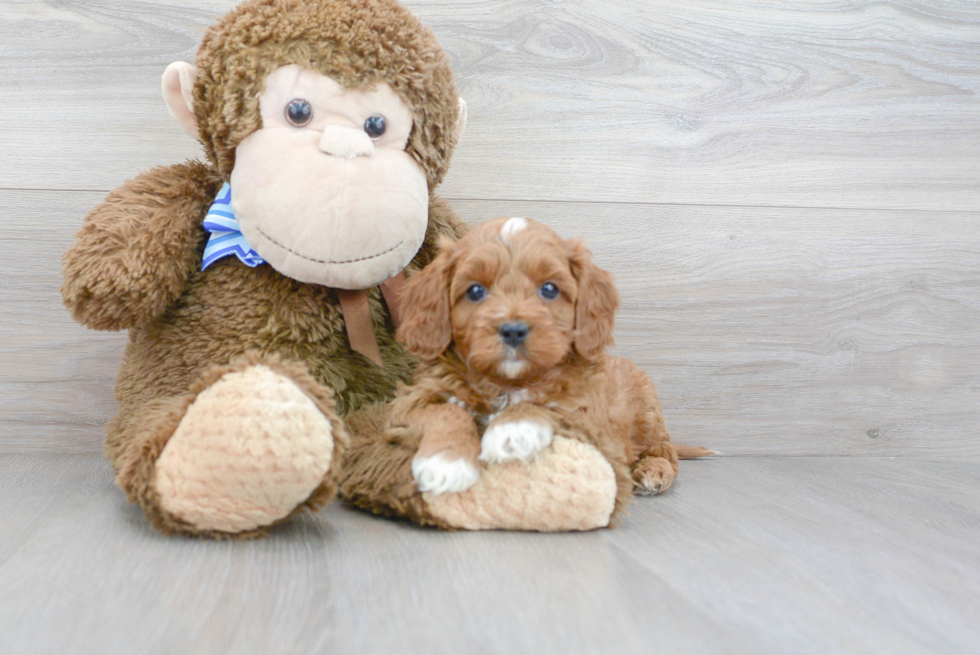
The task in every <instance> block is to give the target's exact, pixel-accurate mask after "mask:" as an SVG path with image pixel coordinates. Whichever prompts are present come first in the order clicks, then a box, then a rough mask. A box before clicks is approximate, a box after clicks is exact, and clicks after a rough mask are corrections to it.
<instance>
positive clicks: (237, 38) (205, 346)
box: [62, 0, 464, 537]
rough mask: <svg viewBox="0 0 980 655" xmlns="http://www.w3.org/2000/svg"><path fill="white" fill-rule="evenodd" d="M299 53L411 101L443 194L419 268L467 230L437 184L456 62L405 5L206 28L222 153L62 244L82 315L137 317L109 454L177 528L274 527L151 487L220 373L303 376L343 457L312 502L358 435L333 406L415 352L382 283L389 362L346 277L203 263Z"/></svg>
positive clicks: (206, 134)
mask: <svg viewBox="0 0 980 655" xmlns="http://www.w3.org/2000/svg"><path fill="white" fill-rule="evenodd" d="M379 25H380V26H381V27H380V28H379ZM286 64H299V65H301V66H304V67H308V68H312V69H314V70H316V71H318V72H321V73H323V74H326V75H331V76H333V77H335V78H337V79H338V80H339V81H341V82H342V83H344V84H349V85H353V86H364V85H367V84H370V83H372V82H375V81H379V80H381V81H385V82H387V83H388V84H389V85H390V86H391V87H392V88H393V89H394V90H395V91H396V92H397V93H398V94H399V95H400V96H401V97H402V99H404V100H405V101H406V103H407V104H408V105H409V106H410V108H411V109H412V111H413V115H414V120H415V127H414V129H413V132H412V136H411V137H410V140H409V146H408V150H409V151H410V153H411V154H412V156H413V157H414V158H415V159H416V160H417V161H418V162H419V164H420V166H421V167H422V169H423V170H424V172H425V173H426V175H427V177H428V182H429V189H430V196H431V198H430V208H429V225H428V230H427V234H426V239H425V243H424V245H423V246H422V248H421V250H420V251H419V253H418V254H417V255H416V257H415V259H414V260H413V262H412V263H411V265H410V266H409V267H408V269H407V271H408V272H409V273H411V272H412V271H416V270H419V269H420V268H421V267H423V266H424V265H425V264H427V263H428V262H429V261H430V260H431V259H432V258H433V256H434V255H435V249H436V246H435V244H436V242H437V241H438V240H439V239H440V238H456V237H457V236H458V235H460V234H461V233H462V232H463V229H464V228H463V226H462V224H461V223H460V221H459V220H458V219H457V217H456V216H455V215H454V214H453V212H452V210H451V209H450V207H449V206H448V205H447V204H446V203H445V202H444V201H442V200H441V199H439V198H438V197H436V196H434V195H431V192H432V190H433V189H434V188H435V186H436V185H437V184H438V183H439V181H440V180H441V179H442V177H443V176H444V174H445V172H446V169H447V167H448V164H449V159H450V157H451V155H452V150H453V147H454V145H455V143H454V138H455V137H454V136H453V126H454V125H455V121H456V119H457V117H458V109H457V95H456V90H455V87H454V84H453V78H452V71H451V69H450V66H449V63H448V60H447V58H446V56H445V54H444V53H443V51H442V50H441V48H440V47H439V45H438V43H437V42H436V40H435V38H434V36H433V35H432V34H431V32H430V31H429V30H428V29H426V28H424V27H422V26H421V24H420V23H419V22H418V21H417V19H415V18H414V17H413V16H412V15H411V14H409V13H408V12H407V11H406V10H405V9H404V8H403V7H402V6H401V5H399V4H398V3H396V2H394V1H392V0H360V1H359V2H357V3H349V2H347V1H346V0H343V1H341V0H316V1H311V0H302V1H300V0H253V1H250V2H245V3H243V4H241V5H240V6H239V7H237V8H236V9H234V10H233V11H232V12H230V13H229V14H228V15H227V16H226V17H225V18H224V19H222V20H221V22H219V23H218V24H217V25H216V26H214V27H213V28H211V29H210V30H209V31H208V32H207V34H206V36H205V39H204V44H203V45H202V47H201V49H200V51H199V54H198V57H197V65H198V69H199V71H200V74H199V76H198V79H197V82H196V86H195V93H194V98H195V103H194V111H195V115H196V117H197V121H198V125H199V126H200V130H201V134H200V136H201V140H202V142H203V144H204V146H205V150H206V152H207V154H208V159H209V162H210V163H209V164H203V163H200V162H189V163H186V164H181V165H176V166H169V167H162V168H156V169H153V170H151V171H149V172H147V173H144V174H142V175H140V176H138V177H137V178H136V179H135V180H131V181H129V182H127V183H125V184H124V185H123V186H121V187H120V188H119V189H116V190H115V191H113V192H112V193H110V194H109V196H108V198H107V199H106V201H105V202H104V203H102V204H101V205H99V206H98V207H96V208H95V209H93V210H92V211H91V212H90V213H89V215H88V216H87V217H86V219H85V224H84V226H83V228H82V229H81V231H80V232H79V233H78V235H77V238H76V243H75V245H74V246H73V247H72V248H71V249H70V250H69V251H68V252H67V253H66V254H65V257H64V272H65V281H64V285H63V287H62V296H63V299H64V302H65V305H66V306H67V307H68V308H69V310H70V311H71V312H72V315H73V316H74V317H75V318H76V319H77V320H78V321H80V322H82V323H84V324H86V325H88V326H89V327H91V328H94V329H99V330H120V329H128V330H130V341H129V345H128V346H127V348H126V354H125V359H124V362H123V364H122V367H121V370H120V372H119V377H118V381H117V385H116V396H117V398H118V400H119V403H120V410H119V415H118V416H117V417H116V418H115V419H114V420H113V421H112V422H111V423H110V424H109V426H108V427H107V440H106V453H107V456H108V457H109V459H110V460H111V461H112V463H113V466H114V468H115V470H116V473H117V483H118V484H119V486H120V487H122V488H123V489H124V490H125V491H126V494H127V497H128V498H129V499H130V500H131V501H133V502H138V503H139V504H140V505H141V507H142V508H143V510H144V512H145V513H146V515H147V517H148V518H149V519H150V521H151V522H152V523H153V525H154V526H155V527H157V528H158V529H159V530H161V531H163V532H166V533H182V534H197V535H203V536H210V537H219V536H224V537H227V536H233V537H250V536H258V535H261V534H263V533H264V532H265V531H266V528H262V529H259V530H255V531H250V532H247V533H239V534H234V535H228V534H219V533H213V532H208V531H200V530H196V529H195V528H193V527H192V526H189V525H187V524H186V523H184V522H182V521H181V520H180V519H178V518H177V517H174V516H169V515H167V513H166V512H164V511H163V510H162V509H161V508H160V506H159V503H158V499H157V498H156V496H155V491H154V490H153V482H152V481H153V470H154V464H155V462H156V460H157V458H158V457H159V456H160V453H161V452H162V450H163V448H164V446H165V445H166V443H167V440H168V439H169V438H170V436H171V435H172V434H173V432H174V429H175V428H176V426H177V424H178V423H179V422H180V419H181V417H182V416H183V414H184V412H185V411H186V409H187V407H188V406H189V405H190V403H191V402H193V400H194V398H195V397H196V396H197V394H199V393H200V392H201V391H202V390H204V389H205V388H207V387H208V386H209V385H211V384H213V383H214V382H215V381H216V380H217V379H218V378H219V377H220V376H221V375H222V374H224V373H227V372H229V371H233V370H239V369H240V368H241V367H242V366H245V365H246V364H247V363H249V362H251V363H263V364H265V365H267V366H269V367H270V368H272V369H273V370H275V371H277V372H279V373H281V374H282V375H284V376H286V377H288V378H289V379H290V380H292V381H293V382H295V383H296V384H297V385H298V386H299V387H300V388H301V389H302V390H303V391H304V392H306V393H307V395H309V396H310V397H311V398H312V399H313V400H314V401H315V402H316V404H317V406H318V407H320V408H321V410H322V411H323V412H324V414H325V415H327V416H328V417H329V418H330V419H331V422H332V423H334V426H335V431H334V436H335V439H336V441H337V443H336V448H337V451H336V454H335V457H334V463H333V464H332V466H331V469H330V471H329V472H328V475H327V476H326V478H325V479H324V482H323V484H322V485H321V486H320V488H318V489H317V490H316V491H315V492H314V493H313V495H312V496H311V497H310V498H309V499H308V500H307V501H306V503H305V506H309V507H315V506H317V505H319V504H321V503H322V502H325V501H327V500H330V499H332V497H333V495H334V492H335V489H336V480H337V478H338V476H339V473H338V466H339V463H340V462H341V460H342V457H343V453H344V447H345V443H346V436H344V435H345V433H344V431H343V427H342V425H341V424H340V423H339V422H338V421H336V420H335V418H336V415H337V414H340V415H343V414H345V413H347V412H348V411H350V410H351V409H352V408H355V407H359V406H361V405H365V404H367V403H371V402H378V401H383V400H385V399H387V398H390V397H391V396H392V395H393V394H394V391H395V383H396V382H397V381H399V380H408V379H410V377H411V374H412V371H413V369H414V367H415V364H416V360H415V358H414V357H413V356H412V355H410V354H409V353H408V352H406V351H405V349H404V348H402V346H401V345H399V344H398V343H397V341H396V340H395V338H394V325H393V324H392V321H391V318H390V315H389V312H388V310H387V307H386V306H385V304H384V302H383V300H382V299H381V297H380V294H379V291H378V289H377V288H375V289H372V290H370V291H369V304H370V310H371V316H372V319H373V322H374V326H375V329H376V332H377V336H378V343H379V346H380V349H381V353H382V356H383V359H384V362H385V367H386V368H385V369H381V368H379V367H377V366H375V365H374V364H372V363H371V362H369V361H368V360H367V359H365V358H364V357H363V356H361V355H360V354H357V353H355V352H353V351H352V350H351V349H350V346H349V343H348V341H347V336H346V334H345V331H344V322H343V317H342V314H341V313H340V309H339V306H338V299H337V294H336V292H335V291H334V290H333V289H329V288H325V287H322V286H317V285H312V284H304V283H301V282H298V281H296V280H293V279H290V278H287V277H284V276H283V275H281V274H279V273H278V272H276V271H275V270H274V269H272V268H271V267H270V266H267V265H265V266H259V267H257V268H254V269H253V268H248V267H247V266H245V265H244V264H242V263H241V262H239V261H238V260H237V259H235V258H233V257H232V258H226V259H223V260H220V261H218V262H216V263H215V264H213V265H212V266H210V267H209V268H208V269H207V270H206V271H201V258H202V252H203V248H204V245H205V243H206V240H207V235H206V234H205V232H204V231H203V229H202V228H201V222H202V220H203V218H204V216H205V214H206V212H207V210H208V207H209V206H210V204H211V202H212V201H213V200H214V198H215V195H216V194H217V192H218V190H219V188H220V187H221V185H222V183H223V181H226V180H228V178H229V176H230V173H231V170H232V168H233V166H234V148H235V146H236V145H237V144H238V143H239V142H240V141H241V140H242V139H243V138H245V137H246V136H248V135H249V134H250V133H252V132H253V131H255V130H256V129H258V128H259V127H260V126H261V119H260V117H259V108H258V98H259V95H260V93H261V90H262V84H263V82H264V78H265V76H266V75H267V74H268V73H269V72H271V71H272V70H275V69H276V68H278V67H279V66H283V65H286ZM331 396H333V398H332V399H331ZM334 410H336V412H335V411H334Z"/></svg>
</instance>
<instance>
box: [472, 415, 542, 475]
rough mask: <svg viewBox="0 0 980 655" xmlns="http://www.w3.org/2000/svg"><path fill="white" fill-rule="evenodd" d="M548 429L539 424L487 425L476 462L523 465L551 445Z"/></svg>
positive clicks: (537, 422) (526, 422) (512, 422)
mask: <svg viewBox="0 0 980 655" xmlns="http://www.w3.org/2000/svg"><path fill="white" fill-rule="evenodd" d="M554 436H555V435H554V432H553V431H552V430H551V426H550V425H548V424H547V423H541V422H540V421H530V420H521V421H509V422H507V423H498V424H495V425H491V426H490V427H489V428H487V431H486V432H484V433H483V440H482V441H481V446H482V447H481V450H480V460H481V461H484V462H487V463H488V464H503V463H504V462H513V461H515V460H520V461H522V462H524V463H527V462H529V461H531V460H532V459H534V456H535V455H537V454H538V453H540V452H541V451H542V450H544V449H545V448H547V447H548V446H550V445H551V440H552V438H554Z"/></svg>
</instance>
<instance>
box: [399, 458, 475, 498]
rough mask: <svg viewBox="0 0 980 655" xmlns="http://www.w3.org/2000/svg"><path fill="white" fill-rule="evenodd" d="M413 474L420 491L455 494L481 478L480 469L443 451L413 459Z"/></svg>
mask: <svg viewBox="0 0 980 655" xmlns="http://www.w3.org/2000/svg"><path fill="white" fill-rule="evenodd" d="M412 476H414V477H415V482H416V483H417V484H418V486H419V491H422V492H425V491H428V492H430V493H434V494H454V493H458V492H460V491H466V490H467V489H469V488H470V487H472V486H473V485H474V484H476V481H477V480H479V479H480V471H478V470H477V468H476V467H475V466H473V465H472V464H470V463H469V462H467V461H466V460H465V459H449V458H448V457H446V455H445V454H443V453H437V454H435V455H432V456H431V457H416V458H415V459H413V460H412Z"/></svg>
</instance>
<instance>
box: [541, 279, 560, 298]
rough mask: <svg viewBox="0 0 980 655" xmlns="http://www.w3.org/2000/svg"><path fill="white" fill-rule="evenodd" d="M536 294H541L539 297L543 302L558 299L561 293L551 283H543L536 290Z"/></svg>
mask: <svg viewBox="0 0 980 655" xmlns="http://www.w3.org/2000/svg"><path fill="white" fill-rule="evenodd" d="M538 293H539V294H541V297H542V298H544V299H545V300H554V299H555V298H557V297H558V294H559V293H561V292H560V291H559V290H558V287H556V286H555V285H554V284H552V283H551V282H545V283H544V284H542V285H541V287H540V288H539V289H538Z"/></svg>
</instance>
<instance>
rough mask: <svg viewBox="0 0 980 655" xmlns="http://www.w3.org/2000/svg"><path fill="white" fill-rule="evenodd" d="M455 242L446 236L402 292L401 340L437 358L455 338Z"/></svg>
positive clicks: (426, 357) (409, 347) (427, 356)
mask: <svg viewBox="0 0 980 655" xmlns="http://www.w3.org/2000/svg"><path fill="white" fill-rule="evenodd" d="M455 245H456V244H455V242H453V241H451V240H450V239H444V240H443V241H441V242H440V243H439V246H440V252H439V254H438V255H437V256H436V258H435V259H433V260H432V262H431V263H430V264H429V265H428V266H426V267H425V268H424V269H422V271H421V272H419V273H416V274H415V275H413V276H412V277H411V278H410V279H409V280H408V282H407V283H406V284H405V291H404V293H403V295H402V324H401V327H399V328H398V340H399V341H401V342H402V344H403V345H404V346H405V349H406V350H408V351H409V352H410V353H412V354H413V355H416V356H418V357H419V358H421V359H424V360H431V359H435V358H436V357H438V356H439V355H441V354H442V353H444V352H445V351H446V349H447V348H448V347H449V344H450V343H452V340H453V326H452V322H451V321H450V314H449V284H450V282H451V281H452V275H453V268H454V265H455V261H456V248H455Z"/></svg>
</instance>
